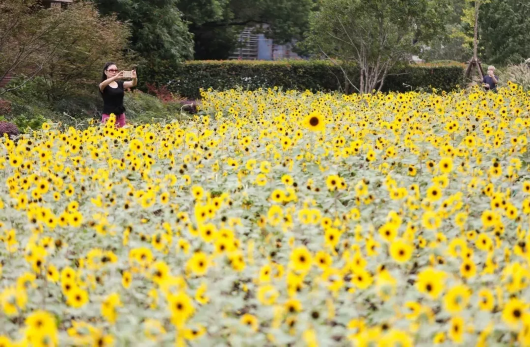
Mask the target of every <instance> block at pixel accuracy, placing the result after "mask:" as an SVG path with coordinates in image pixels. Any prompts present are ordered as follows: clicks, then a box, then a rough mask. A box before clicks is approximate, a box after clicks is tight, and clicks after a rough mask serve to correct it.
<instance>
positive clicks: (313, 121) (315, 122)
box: [309, 117, 320, 127]
mask: <svg viewBox="0 0 530 347" xmlns="http://www.w3.org/2000/svg"><path fill="white" fill-rule="evenodd" d="M318 123H320V120H319V119H318V117H311V119H309V124H310V125H311V126H313V127H316V126H317V125H318Z"/></svg>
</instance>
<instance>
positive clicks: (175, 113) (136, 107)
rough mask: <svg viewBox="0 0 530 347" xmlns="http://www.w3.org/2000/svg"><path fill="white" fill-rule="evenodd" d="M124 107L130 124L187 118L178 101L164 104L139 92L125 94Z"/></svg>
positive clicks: (151, 96)
mask: <svg viewBox="0 0 530 347" xmlns="http://www.w3.org/2000/svg"><path fill="white" fill-rule="evenodd" d="M124 106H125V109H126V111H125V114H126V117H127V120H128V121H129V122H132V123H149V122H161V123H164V122H166V123H168V122H171V121H174V120H182V119H184V118H187V117H188V116H187V115H186V113H185V112H183V111H182V103H180V102H178V101H174V102H165V103H164V102H162V101H160V100H159V99H158V98H157V97H155V96H153V95H149V94H146V93H142V92H141V91H139V90H135V91H133V92H132V93H127V94H125V99H124Z"/></svg>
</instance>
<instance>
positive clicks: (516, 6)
mask: <svg viewBox="0 0 530 347" xmlns="http://www.w3.org/2000/svg"><path fill="white" fill-rule="evenodd" d="M529 16H530V2H528V1H513V0H495V1H491V2H489V3H487V4H484V5H483V6H482V7H481V8H480V17H479V24H480V56H481V58H482V60H484V61H487V62H488V63H490V64H499V65H506V64H518V63H521V62H522V61H524V60H525V59H527V58H529V57H530V36H529V33H530V21H529V20H528V17H529Z"/></svg>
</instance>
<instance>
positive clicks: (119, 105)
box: [99, 63, 138, 128]
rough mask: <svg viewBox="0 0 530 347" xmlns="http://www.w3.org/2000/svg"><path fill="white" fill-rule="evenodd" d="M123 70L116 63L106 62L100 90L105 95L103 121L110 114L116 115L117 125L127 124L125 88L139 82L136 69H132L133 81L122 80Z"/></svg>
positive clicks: (119, 126) (103, 121)
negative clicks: (124, 104) (124, 102)
mask: <svg viewBox="0 0 530 347" xmlns="http://www.w3.org/2000/svg"><path fill="white" fill-rule="evenodd" d="M122 78H123V71H119V70H118V68H117V67H116V64H114V63H106V64H105V67H104V68H103V75H102V77H101V83H100V84H99V92H100V93H101V96H102V97H103V115H102V116H101V122H102V123H105V122H106V121H107V119H109V117H110V114H111V113H114V115H115V116H116V127H118V128H121V127H123V126H125V107H124V106H123V96H124V95H125V89H128V88H132V87H135V86H136V85H137V84H138V79H137V77H136V71H135V70H133V71H132V81H126V82H124V81H121V79H122Z"/></svg>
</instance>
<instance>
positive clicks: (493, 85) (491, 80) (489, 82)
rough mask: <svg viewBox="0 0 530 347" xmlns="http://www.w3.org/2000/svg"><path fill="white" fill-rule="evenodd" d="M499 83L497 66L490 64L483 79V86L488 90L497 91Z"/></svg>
mask: <svg viewBox="0 0 530 347" xmlns="http://www.w3.org/2000/svg"><path fill="white" fill-rule="evenodd" d="M497 83H499V78H498V77H497V76H495V66H491V65H490V66H488V73H487V75H486V76H484V79H483V80H482V86H483V87H484V89H485V90H486V91H488V90H491V91H493V92H497Z"/></svg>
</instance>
